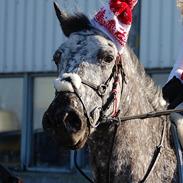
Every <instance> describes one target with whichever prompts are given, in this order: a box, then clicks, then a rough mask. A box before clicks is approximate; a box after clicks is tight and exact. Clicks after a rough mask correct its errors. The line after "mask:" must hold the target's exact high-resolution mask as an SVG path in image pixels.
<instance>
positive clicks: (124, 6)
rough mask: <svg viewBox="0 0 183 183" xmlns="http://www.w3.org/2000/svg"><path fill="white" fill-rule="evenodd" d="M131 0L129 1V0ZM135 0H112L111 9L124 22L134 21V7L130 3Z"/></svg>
mask: <svg viewBox="0 0 183 183" xmlns="http://www.w3.org/2000/svg"><path fill="white" fill-rule="evenodd" d="M124 1H126V2H124ZM127 1H129V2H127ZM131 1H134V0H123V1H122V0H110V9H111V11H112V12H113V13H114V14H115V15H116V16H117V17H118V19H119V20H120V21H121V22H122V23H124V24H131V23H132V9H131V6H130V5H129V4H128V3H131Z"/></svg>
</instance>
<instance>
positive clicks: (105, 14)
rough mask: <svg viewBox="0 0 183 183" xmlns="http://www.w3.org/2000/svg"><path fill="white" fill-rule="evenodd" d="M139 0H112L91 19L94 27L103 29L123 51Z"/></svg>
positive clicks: (120, 50)
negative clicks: (133, 12) (133, 11)
mask: <svg viewBox="0 0 183 183" xmlns="http://www.w3.org/2000/svg"><path fill="white" fill-rule="evenodd" d="M137 1H138V0H110V2H109V4H107V5H106V6H104V7H102V8H101V9H100V11H99V12H98V13H97V14H96V15H95V17H94V18H93V19H92V20H91V23H92V25H93V26H94V27H96V28H97V29H99V30H101V31H102V32H104V33H105V34H107V35H108V37H109V38H110V39H111V40H112V41H113V42H114V43H115V44H116V46H117V49H118V51H119V53H120V54H121V53H122V52H123V49H124V46H125V44H126V42H127V39H128V34H129V31H130V28H131V24H132V10H133V8H134V6H135V5H136V4H137Z"/></svg>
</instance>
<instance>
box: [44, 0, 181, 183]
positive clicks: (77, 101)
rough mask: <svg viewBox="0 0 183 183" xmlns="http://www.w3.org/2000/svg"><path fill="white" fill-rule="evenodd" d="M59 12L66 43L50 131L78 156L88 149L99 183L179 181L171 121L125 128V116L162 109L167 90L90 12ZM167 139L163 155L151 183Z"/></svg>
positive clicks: (59, 58)
mask: <svg viewBox="0 0 183 183" xmlns="http://www.w3.org/2000/svg"><path fill="white" fill-rule="evenodd" d="M54 7H55V11H56V15H57V18H58V20H59V22H60V25H61V28H62V31H63V33H64V35H65V36H66V37H67V40H66V41H65V42H64V43H62V44H61V46H60V47H59V48H58V49H57V50H56V52H55V54H54V56H53V60H54V61H55V64H56V66H57V70H58V78H57V79H56V80H55V81H54V87H55V90H56V92H55V98H54V99H53V101H52V102H51V104H50V106H48V109H47V110H46V111H45V113H44V115H43V121H42V123H43V129H44V131H45V133H47V134H48V135H49V136H50V137H51V138H53V139H54V140H55V141H56V142H57V144H58V145H59V146H64V147H66V148H69V149H71V150H76V149H80V148H82V147H83V146H84V145H85V144H86V143H87V144H88V148H89V156H90V164H91V167H92V174H93V177H94V182H95V183H101V182H103V183H121V182H125V183H137V182H145V181H146V182H149V183H152V182H153V183H155V182H156V183H160V182H164V183H165V182H166V183H170V182H172V183H174V182H177V180H178V175H177V160H176V154H175V150H174V146H173V143H172V139H171V131H170V126H171V125H170V121H169V118H166V117H165V116H160V117H155V118H148V119H143V120H142V119H131V120H127V121H123V122H120V118H122V117H124V116H130V115H137V114H142V113H147V112H151V111H159V110H163V109H164V108H165V106H164V105H163V102H162V101H163V98H162V92H161V88H159V87H158V86H156V85H155V83H154V82H153V80H152V79H151V78H150V77H149V76H148V75H147V74H146V72H145V69H144V67H143V66H142V65H141V64H140V62H139V60H138V58H137V57H136V55H135V54H134V52H133V51H132V50H131V49H130V48H129V47H128V46H125V49H124V52H123V54H122V55H120V54H119V53H118V50H117V48H116V46H115V44H114V43H113V41H112V40H111V39H110V38H109V37H108V36H107V35H106V34H104V33H103V32H101V31H99V30H97V29H96V28H94V27H93V26H92V24H91V22H90V20H89V19H88V18H87V17H86V16H85V15H84V14H82V13H76V14H74V15H70V14H69V15H68V14H67V13H66V12H63V11H62V10H61V9H60V7H59V6H58V4H56V3H54ZM118 119H119V120H118ZM116 121H117V122H116ZM165 126H166V128H165ZM162 134H163V135H164V140H163V141H162V144H161V146H162V147H163V149H162V150H161V152H160V155H161V156H160V157H159V159H158V161H157V162H156V164H155V166H153V170H152V171H150V172H151V173H150V175H149V176H148V179H146V178H147V177H146V174H147V172H148V169H149V167H151V164H152V162H153V159H154V158H153V157H154V154H155V152H156V150H157V146H158V145H159V144H160V142H161V140H162ZM145 177H146V178H145Z"/></svg>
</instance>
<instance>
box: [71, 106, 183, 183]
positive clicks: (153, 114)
mask: <svg viewBox="0 0 183 183" xmlns="http://www.w3.org/2000/svg"><path fill="white" fill-rule="evenodd" d="M173 112H177V113H179V112H183V109H169V110H161V111H156V112H149V113H144V114H140V115H133V116H124V117H122V118H111V119H106V121H105V122H104V121H103V122H102V123H111V124H117V125H121V124H122V122H124V121H128V120H135V119H147V118H154V117H161V116H163V115H165V116H168V115H170V114H171V113H173ZM162 120H163V130H162V135H161V141H160V144H159V145H158V146H157V147H156V150H155V152H154V156H153V158H152V160H151V163H150V165H149V167H148V169H147V171H146V173H145V175H144V177H143V179H142V180H141V181H139V183H144V182H146V181H147V179H148V178H149V176H150V174H151V173H152V171H153V170H154V167H155V165H156V163H157V161H158V159H159V157H160V155H161V152H162V148H163V142H164V138H165V133H166V121H165V120H164V119H162ZM174 135H175V134H174ZM176 143H178V142H176ZM74 163H75V166H76V168H77V169H78V171H79V172H80V173H81V174H82V175H83V176H84V177H85V178H86V179H87V180H88V181H89V182H91V183H94V181H93V180H91V179H90V178H89V177H88V176H87V175H86V174H85V173H84V172H83V171H82V170H81V169H80V168H79V166H78V164H77V151H74ZM179 172H181V171H180V170H179Z"/></svg>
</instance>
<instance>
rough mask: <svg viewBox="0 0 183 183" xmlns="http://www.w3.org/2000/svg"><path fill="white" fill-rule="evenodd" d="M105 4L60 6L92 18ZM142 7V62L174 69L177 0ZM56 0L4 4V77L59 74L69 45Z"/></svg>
mask: <svg viewBox="0 0 183 183" xmlns="http://www.w3.org/2000/svg"><path fill="white" fill-rule="evenodd" d="M105 1H106V0H92V1H91V0H67V1H65V0H57V2H58V3H59V4H60V5H61V7H63V9H66V10H67V11H70V12H74V11H75V10H81V11H83V12H85V13H86V14H87V15H92V14H94V13H95V11H97V10H98V9H99V7H101V4H102V3H103V2H105ZM139 1H141V6H142V10H141V38H140V39H141V40H140V41H141V44H140V58H141V62H142V63H143V64H144V65H145V67H146V68H163V67H171V66H172V65H173V63H174V62H175V59H176V56H177V51H178V45H179V41H180V32H181V18H180V15H179V13H178V10H177V8H176V5H175V3H176V0H139ZM52 2H53V1H52V0H0V73H2V72H4V73H6V72H37V71H54V70H55V66H54V64H53V63H51V59H52V55H53V52H54V51H55V49H56V48H57V47H58V46H59V45H60V43H61V42H62V41H63V40H64V37H63V34H62V33H61V30H60V27H59V23H58V21H57V19H56V16H55V13H54V11H53V6H52Z"/></svg>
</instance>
